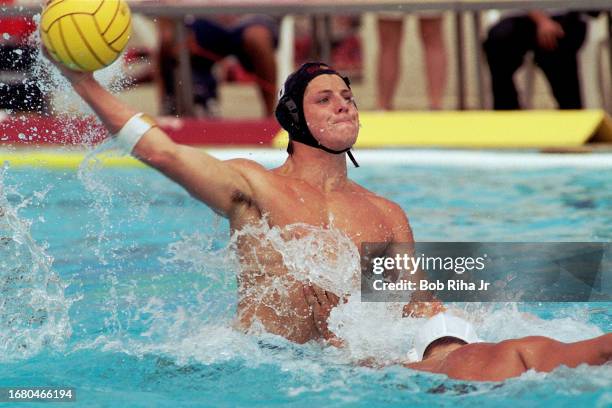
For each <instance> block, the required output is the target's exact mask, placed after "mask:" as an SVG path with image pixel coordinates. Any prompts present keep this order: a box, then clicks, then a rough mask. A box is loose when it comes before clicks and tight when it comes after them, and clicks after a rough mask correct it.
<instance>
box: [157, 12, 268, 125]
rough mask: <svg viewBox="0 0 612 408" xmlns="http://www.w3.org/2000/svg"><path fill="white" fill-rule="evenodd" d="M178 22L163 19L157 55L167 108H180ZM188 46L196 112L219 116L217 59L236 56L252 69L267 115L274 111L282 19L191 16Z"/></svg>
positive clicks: (163, 98)
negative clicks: (177, 94)
mask: <svg viewBox="0 0 612 408" xmlns="http://www.w3.org/2000/svg"><path fill="white" fill-rule="evenodd" d="M173 25H174V23H173V22H172V21H171V20H166V19H160V21H159V34H160V50H159V55H158V57H159V58H158V66H159V80H160V85H161V89H160V91H161V94H162V110H163V111H164V113H165V114H175V113H176V106H175V104H174V99H175V98H174V96H175V83H174V68H175V66H176V61H177V59H178V51H177V50H178V48H177V47H181V46H184V44H177V43H176V41H175V38H174V26H173ZM187 26H188V28H189V36H188V41H187V46H188V47H189V50H190V53H191V67H192V72H193V74H192V75H193V88H194V89H193V94H194V103H195V105H196V115H197V116H217V115H218V112H217V111H218V108H217V106H216V104H217V100H218V97H219V95H218V90H217V88H218V83H217V79H216V78H215V75H214V73H213V66H214V65H215V63H217V62H219V61H221V60H222V59H224V58H225V57H227V56H229V55H233V56H235V57H236V58H237V59H238V61H239V62H240V64H241V65H242V67H243V68H244V69H245V70H246V71H247V72H248V73H250V74H251V75H252V78H253V79H254V81H255V82H256V84H257V87H258V89H259V93H260V95H261V98H262V101H263V104H264V112H265V115H266V116H271V115H272V114H273V113H274V107H275V104H276V94H277V91H276V57H275V48H276V46H277V42H278V22H277V21H276V20H275V19H274V18H272V17H269V16H265V15H247V16H241V17H236V16H227V17H223V16H221V17H216V18H215V19H214V20H213V19H202V18H195V19H194V18H191V19H189V20H188V21H187Z"/></svg>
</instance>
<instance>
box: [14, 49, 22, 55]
mask: <svg viewBox="0 0 612 408" xmlns="http://www.w3.org/2000/svg"><path fill="white" fill-rule="evenodd" d="M13 52H14V53H15V54H17V55H21V54H23V50H22V49H20V48H17V49H16V50H13Z"/></svg>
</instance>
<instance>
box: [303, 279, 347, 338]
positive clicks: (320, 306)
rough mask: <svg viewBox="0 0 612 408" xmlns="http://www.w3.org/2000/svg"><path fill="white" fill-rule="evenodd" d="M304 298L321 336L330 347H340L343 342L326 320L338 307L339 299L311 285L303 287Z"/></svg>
mask: <svg viewBox="0 0 612 408" xmlns="http://www.w3.org/2000/svg"><path fill="white" fill-rule="evenodd" d="M304 296H305V298H306V302H307V303H308V306H309V307H310V309H311V311H312V317H313V319H314V324H315V327H316V328H317V330H318V331H319V333H320V334H321V336H322V337H323V338H324V339H325V340H326V341H327V342H328V343H329V344H331V345H333V346H336V347H342V345H343V342H342V340H341V339H339V338H338V337H337V336H336V335H335V334H334V333H333V332H332V331H331V330H329V327H328V324H327V319H328V318H329V314H330V313H331V310H332V309H333V308H334V307H335V306H337V305H338V302H339V301H340V298H339V297H338V296H336V295H335V294H334V293H332V292H328V291H325V290H323V289H321V288H320V287H318V286H316V285H313V284H312V283H310V284H306V285H304Z"/></svg>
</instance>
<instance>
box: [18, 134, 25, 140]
mask: <svg viewBox="0 0 612 408" xmlns="http://www.w3.org/2000/svg"><path fill="white" fill-rule="evenodd" d="M17 137H18V138H19V140H26V135H24V134H23V133H20V134H18V135H17Z"/></svg>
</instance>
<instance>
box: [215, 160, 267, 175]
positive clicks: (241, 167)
mask: <svg viewBox="0 0 612 408" xmlns="http://www.w3.org/2000/svg"><path fill="white" fill-rule="evenodd" d="M225 163H226V164H227V165H228V166H231V167H232V168H234V169H235V170H236V171H241V172H242V171H255V172H262V173H267V172H268V170H267V169H266V168H265V167H264V166H262V165H261V164H259V163H257V162H256V161H253V160H249V159H229V160H225Z"/></svg>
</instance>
